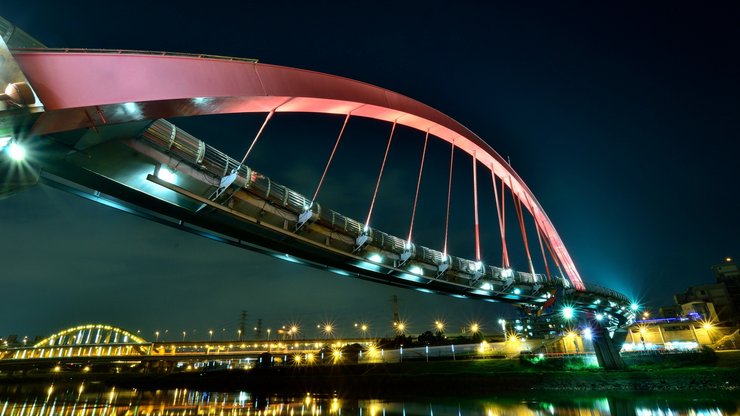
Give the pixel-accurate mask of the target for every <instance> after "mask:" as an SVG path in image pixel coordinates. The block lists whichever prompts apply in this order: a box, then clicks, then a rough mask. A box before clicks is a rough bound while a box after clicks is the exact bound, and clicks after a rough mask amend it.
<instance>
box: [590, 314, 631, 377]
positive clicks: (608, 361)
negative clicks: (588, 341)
mask: <svg viewBox="0 0 740 416" xmlns="http://www.w3.org/2000/svg"><path fill="white" fill-rule="evenodd" d="M592 327H593V328H596V331H594V332H596V333H594V334H593V340H592V342H593V346H594V352H595V353H596V359H597V360H598V362H599V367H601V368H603V369H605V370H624V369H625V368H626V367H627V366H626V364H625V363H624V360H623V359H622V356H621V355H619V350H620V348H619V347H618V346H619V345H620V344H621V343H623V342H624V338H625V337H626V335H627V333H626V332H625V331H624V330H617V331H615V332H614V335H613V336H612V337H610V336H609V330H608V329H607V328H604V327H602V326H601V325H599V324H598V323H596V325H593V326H592ZM620 340H621V341H620Z"/></svg>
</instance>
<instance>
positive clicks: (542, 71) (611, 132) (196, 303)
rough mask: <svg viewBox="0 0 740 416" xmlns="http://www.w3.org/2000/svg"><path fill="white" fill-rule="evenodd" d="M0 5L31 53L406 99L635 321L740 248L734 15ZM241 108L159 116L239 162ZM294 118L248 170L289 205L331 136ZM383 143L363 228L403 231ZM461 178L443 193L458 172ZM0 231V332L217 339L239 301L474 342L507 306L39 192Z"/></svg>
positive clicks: (403, 154) (675, 10)
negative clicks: (137, 58)
mask: <svg viewBox="0 0 740 416" xmlns="http://www.w3.org/2000/svg"><path fill="white" fill-rule="evenodd" d="M0 14H1V15H2V16H3V17H5V18H6V19H8V20H10V21H11V22H13V23H14V24H16V25H18V26H19V27H21V28H22V29H23V30H25V31H26V32H28V33H29V34H31V35H32V36H34V37H36V38H38V39H39V40H40V41H42V42H44V43H45V44H47V45H48V46H50V47H80V48H108V49H143V50H165V51H176V52H193V53H208V54H216V55H227V56H239V57H255V58H259V59H260V61H261V62H265V63H270V64H277V65H287V66H295V67H299V68H305V69H310V70H317V71H322V72H327V73H332V74H337V75H341V76H346V77H349V78H353V79H357V80H361V81H365V82H369V83H372V84H375V85H379V86H381V87H384V88H389V89H391V90H395V91H398V92H400V93H403V94H405V95H408V96H410V97H412V98H415V99H418V100H420V101H422V102H424V103H426V104H429V105H431V106H432V107H435V108H437V109H439V110H440V111H443V112H445V113H446V114H448V115H450V116H451V117H453V118H455V119H456V120H458V121H460V122H461V123H462V124H464V125H465V126H466V127H468V128H469V129H471V130H472V131H474V132H475V133H476V134H478V135H479V136H481V137H482V138H483V139H484V140H486V141H487V142H488V143H489V144H491V146H492V147H493V148H494V149H496V150H497V151H498V152H499V153H500V154H501V155H502V156H504V157H508V158H510V160H511V163H512V166H513V167H514V169H515V170H516V171H517V172H518V173H519V175H520V176H521V177H522V178H523V179H524V180H525V181H526V183H527V184H528V185H529V187H530V188H531V189H532V190H533V191H534V193H535V195H536V196H537V198H538V200H539V202H540V203H541V204H542V206H543V207H544V209H545V210H546V211H547V213H548V215H549V217H550V218H551V219H552V221H553V223H554V224H555V226H556V227H557V229H558V232H559V233H560V235H561V237H562V239H563V241H564V242H565V244H566V245H567V247H568V249H569V251H570V253H571V255H572V257H573V258H574V260H575V263H576V265H577V266H578V268H579V271H580V272H581V275H582V276H584V279H585V280H586V281H588V282H593V283H597V284H601V285H604V286H607V287H612V288H614V289H616V290H619V291H622V292H623V293H625V294H627V295H629V296H634V297H635V298H637V299H642V300H645V301H647V302H649V303H650V304H651V305H652V306H654V307H656V308H657V307H659V306H661V305H664V304H670V303H671V302H672V299H671V298H672V295H673V294H675V293H679V292H682V291H684V290H685V289H686V288H687V287H688V286H691V285H697V284H701V283H703V282H711V281H712V274H711V271H710V270H709V268H710V266H711V265H713V264H717V263H720V262H722V261H723V260H724V258H725V257H733V258H734V257H736V256H740V252H739V250H738V248H739V247H740V244H739V243H738V234H739V232H740V215H738V214H739V213H740V193H739V192H738V178H739V177H740V173H739V171H738V166H739V165H740V164H739V163H738V158H739V157H740V124H739V123H738V115H740V102H738V99H737V97H740V79H738V76H737V74H738V73H740V57H739V56H738V54H737V45H736V43H737V39H740V27H738V25H737V23H736V22H737V21H738V19H739V18H740V5H738V4H737V3H731V2H726V3H718V4H714V5H712V7H699V6H698V5H693V6H691V5H677V4H675V3H668V2H666V3H664V4H660V3H653V4H649V5H645V4H639V3H634V4H631V3H627V4H619V5H604V4H589V3H584V4H582V5H579V6H573V7H567V6H564V5H562V4H560V5H558V4H552V3H548V2H542V3H540V4H530V5H527V6H525V5H513V4H509V3H504V2H501V3H498V2H493V3H490V4H487V5H484V6H481V5H475V4H462V5H454V4H451V3H450V4H448V3H445V2H425V3H423V6H422V4H421V3H419V4H415V3H414V2H411V3H405V4H403V5H398V6H395V7H393V8H392V9H385V8H383V7H381V6H377V7H373V8H370V7H368V8H364V9H361V10H354V9H352V8H350V7H347V6H346V5H344V4H340V3H337V4H332V3H330V2H315V3H311V4H304V3H296V4H295V5H292V6H291V5H290V3H289V2H288V3H286V4H281V5H280V6H278V5H270V4H258V5H250V6H249V7H246V6H245V8H244V9H226V8H220V7H190V6H187V5H178V7H177V8H170V7H167V6H164V5H160V4H151V2H149V3H143V2H142V3H137V2H136V1H134V2H127V3H126V4H125V5H123V4H121V5H106V7H105V8H100V7H90V5H89V4H87V3H82V2H80V3H79V4H75V2H71V3H69V2H65V3H63V4H59V3H57V2H51V1H38V2H10V3H9V4H7V5H4V7H3V10H0ZM262 117H263V116H261V115H256V116H255V115H251V116H249V115H247V116H223V117H203V118H193V119H182V120H172V121H173V122H175V123H176V124H178V125H179V126H181V127H183V128H185V129H186V130H188V131H190V132H191V133H193V134H195V135H196V136H197V137H199V138H201V139H203V140H205V141H206V142H208V143H209V144H212V145H214V146H216V147H218V148H221V149H223V150H225V151H227V152H229V153H230V154H231V156H233V157H240V156H241V155H242V153H243V152H244V147H245V144H246V143H248V142H249V140H250V139H251V137H253V134H254V132H255V131H256V128H257V127H258V125H259V123H260V122H261V118H262ZM315 119H317V120H314V121H312V120H309V119H308V117H305V116H300V115H299V116H295V117H290V116H285V117H282V118H280V119H279V120H277V119H276V122H275V126H274V127H273V125H270V128H269V129H268V130H267V131H266V136H265V137H264V139H263V140H262V141H261V142H260V144H259V146H257V148H256V149H255V154H254V156H253V158H252V159H250V164H252V166H254V167H255V168H256V169H258V170H260V171H263V172H264V173H265V174H267V175H268V176H270V177H273V178H274V179H276V180H279V181H280V182H282V183H285V184H286V185H289V186H291V187H294V188H295V189H297V190H299V191H301V192H304V193H308V192H310V191H311V190H312V189H313V187H314V186H315V183H316V178H317V174H318V173H320V169H322V168H323V165H322V163H323V162H322V160H324V158H325V157H326V153H327V152H328V149H329V146H330V144H331V143H330V142H331V141H332V140H333V137H332V135H335V134H336V130H337V128H338V127H337V122H338V120H336V119H334V118H331V117H315ZM352 123H353V124H351V125H350V127H349V128H350V131H348V134H350V133H351V135H352V137H354V138H355V141H351V140H347V142H346V145H344V144H343V145H344V147H341V148H340V153H338V155H337V165H336V170H334V171H332V172H330V175H329V178H328V179H327V184H326V189H325V191H322V198H323V199H322V201H326V203H327V204H328V205H329V206H331V207H332V208H335V209H337V210H338V211H340V212H343V213H347V215H350V216H353V217H355V218H361V217H362V216H363V215H364V214H363V213H364V212H365V210H366V206H367V203H368V201H369V196H368V195H367V192H366V187H367V185H366V184H364V183H363V184H361V185H358V184H360V182H359V180H360V178H359V175H355V174H354V173H355V172H373V171H374V170H375V169H377V165H378V161H379V157H382V146H383V143H384V142H383V141H384V140H385V139H386V138H387V131H388V130H387V128H386V126H382V125H377V124H376V125H373V124H370V123H366V122H364V121H356V122H355V121H354V120H353V122H352ZM304 126H310V127H311V128H312V129H313V130H310V129H309V128H308V127H306V128H305V130H304ZM308 131H312V132H318V133H312V134H315V135H316V136H315V137H314V136H304V135H305V134H308V133H305V132H308ZM324 133H326V134H324ZM401 134H402V135H404V136H403V137H404V141H403V142H402V143H399V144H397V145H396V146H397V147H394V148H393V149H392V152H391V159H390V160H389V169H390V171H389V174H388V176H387V178H384V182H383V187H382V188H381V199H382V201H383V202H381V204H384V205H383V206H381V208H383V209H384V210H385V212H388V213H391V214H390V215H386V217H385V218H379V219H378V221H379V222H380V223H381V224H382V225H383V226H384V227H386V228H387V229H389V230H390V231H392V232H395V233H397V234H399V235H401V236H403V235H404V232H403V230H405V228H404V227H407V216H408V206H409V203H408V200H407V197H408V189H409V186H411V187H413V186H414V185H415V182H414V181H415V177H413V179H411V180H409V179H408V176H409V172H413V170H414V169H416V168H415V167H413V166H416V165H415V164H416V163H418V157H419V156H418V153H417V152H418V150H419V145H420V143H421V139H420V138H419V137H418V135H417V136H414V134H413V133H410V132H402V133H401ZM399 142H401V141H399ZM357 143H362V145H361V146H360V145H358V144H357ZM434 146H436V147H434V148H430V151H431V152H432V156H431V157H432V159H431V160H432V161H433V162H432V163H431V164H430V165H429V166H431V167H436V169H432V168H429V169H430V171H429V172H430V173H429V175H430V176H429V179H428V180H429V182H425V184H426V185H425V188H424V190H425V191H426V194H425V195H427V196H426V198H427V199H426V200H424V204H423V205H422V206H424V207H426V208H427V211H429V212H428V213H425V214H421V215H426V216H427V217H424V216H423V217H422V218H421V220H420V221H421V222H420V224H425V225H426V224H429V226H428V227H421V226H420V227H419V228H420V230H419V231H418V233H419V238H420V239H422V241H425V244H429V245H430V246H431V245H434V244H438V241H439V231H438V230H437V229H436V228H434V227H432V226H431V224H434V221H435V219H437V218H438V217H439V214H438V213H436V212H434V208H435V207H436V206H437V205H439V197H438V196H439V195H438V194H437V193H435V192H439V189H438V188H439V187H438V186H436V185H435V184H436V183H439V181H440V180H439V179H437V177H436V176H435V175H437V176H440V175H441V176H440V177H444V175H446V169H447V168H446V167H445V166H444V164H443V163H444V158H445V155H446V153H444V152H445V151H448V150H445V148H444V147H443V146H441V145H439V144H436V145H434ZM378 149H380V150H378ZM379 152H380V153H379ZM378 155H380V156H378ZM277 157H279V159H277ZM435 158H436V159H435ZM276 160H279V161H280V163H279V164H278V163H276V162H275V161H276ZM409 161H410V162H409ZM434 161H436V162H439V163H436V162H434ZM403 165H409V166H412V165H413V166H412V167H410V168H409V167H404V166H403ZM464 166H466V168H465V169H464V172H463V170H461V172H462V173H460V174H456V175H458V176H459V178H460V180H464V179H465V175H469V172H467V171H469V170H470V169H469V165H467V164H466V165H464ZM353 169H354V170H353ZM405 169H406V170H405ZM317 172H318V173H317ZM456 172H457V171H456ZM332 173H333V174H334V175H333V176H332ZM425 174H426V173H425ZM373 175H374V174H373V173H367V175H366V178H365V180H366V181H367V177H372V176H373ZM456 177H457V176H456ZM442 180H444V179H442ZM355 181H358V182H355ZM371 181H372V180H369V182H371ZM371 185H372V184H371ZM348 189H349V190H351V191H350V192H348V191H347V190H348ZM444 191H445V192H446V189H445V190H444ZM457 192H458V194H456V195H458V196H459V197H458V198H457V201H458V202H456V203H455V206H453V212H456V213H463V214H458V215H459V218H460V219H459V221H458V222H455V225H456V226H458V225H459V227H457V228H456V229H455V234H454V235H453V236H451V238H452V240H453V241H452V244H453V246H454V247H455V248H456V249H457V250H458V252H460V255H467V254H468V253H469V250H470V244H469V239H470V235H469V234H468V231H466V230H469V213H470V212H471V211H470V204H471V202H470V201H469V199H470V198H469V193H466V192H465V190H464V189H462V188H461V189H458V190H457ZM391 201H396V202H391ZM485 203H486V204H488V205H487V207H489V208H490V207H491V206H492V205H491V204H490V201H489V202H485ZM483 212H484V214H483V216H482V220H481V221H482V223H483V222H488V223H489V224H491V223H492V220H491V218H492V216H491V214H490V210H489V211H483ZM493 215H494V216H495V213H494V214H493ZM466 216H467V217H466ZM0 218H2V221H0V224H2V229H3V236H5V238H3V239H2V240H0V260H2V262H3V270H5V271H6V272H5V273H3V274H2V276H0V285H2V287H3V290H2V293H3V298H2V301H0V316H4V317H5V318H4V319H0V336H5V335H7V334H9V333H18V334H27V335H31V336H33V335H37V334H38V335H44V334H50V333H52V332H54V331H56V330H59V329H63V328H65V327H67V326H73V325H75V324H78V323H84V322H89V321H92V322H106V323H111V324H113V325H118V326H121V327H123V328H126V329H129V330H133V331H136V330H137V329H141V330H142V331H143V333H144V334H145V335H146V334H149V335H146V336H148V337H149V338H151V337H152V335H151V334H152V333H153V331H154V330H157V329H159V330H161V331H163V330H164V329H169V330H170V332H178V333H179V332H181V331H182V330H188V331H192V330H193V329H197V331H199V332H200V331H208V329H221V328H227V330H228V331H230V332H234V331H235V330H236V326H237V325H238V317H239V313H240V311H241V310H242V309H246V310H247V311H248V312H249V320H248V323H247V327H253V326H254V324H255V320H256V319H257V318H262V319H263V320H264V327H265V328H268V327H269V328H273V329H275V328H278V327H279V326H281V325H286V324H288V323H289V322H294V321H301V322H300V324H301V327H302V328H306V331H308V328H315V326H316V324H317V323H319V322H324V321H326V320H333V321H334V322H336V324H337V325H338V326H339V328H343V329H341V330H342V331H345V332H347V334H346V335H351V332H352V331H353V330H354V329H353V328H352V324H353V323H354V322H359V321H368V322H371V324H372V325H373V327H374V328H375V327H377V331H378V332H377V334H378V335H382V334H385V333H389V332H390V321H391V318H392V311H391V302H390V298H391V296H392V295H394V294H395V295H397V296H398V297H399V298H400V306H401V313H402V316H406V317H408V319H409V320H410V330H411V331H412V332H422V331H423V330H426V329H431V328H432V325H433V322H434V320H436V319H444V320H445V321H447V322H448V323H449V325H450V328H457V329H459V328H460V327H462V326H463V325H465V324H466V323H468V322H471V321H473V320H475V321H479V322H481V324H482V325H483V328H484V330H486V331H491V332H494V331H498V330H500V329H499V328H498V327H497V325H496V320H497V319H498V318H499V317H503V316H505V317H511V318H513V317H514V316H515V315H516V312H515V311H514V310H513V308H511V307H510V306H506V305H499V304H488V303H484V302H475V301H465V300H460V299H453V298H449V297H444V296H432V295H426V294H423V293H419V292H414V291H410V290H403V289H397V288H392V287H386V286H382V285H378V284H373V283H368V282H364V281H360V280H356V279H348V278H344V277H341V276H337V275H332V274H328V273H325V272H321V271H317V270H313V269H308V268H304V267H301V266H297V265H294V264H290V263H286V262H279V261H277V260H275V259H272V258H269V257H266V256H261V255H257V254H254V253H250V252H247V251H243V250H238V249H236V248H233V247H229V246H226V245H223V244H218V243H215V242H213V241H209V240H206V239H203V238H199V237H196V236H193V235H189V234H186V233H182V232H179V231H177V230H174V229H170V228H167V227H164V226H161V225H159V224H154V223H151V222H147V221H145V220H143V219H140V218H137V217H134V216H131V215H128V214H125V213H122V212H118V211H115V210H112V209H111V208H108V207H104V206H102V205H96V204H93V203H91V202H89V201H85V200H82V199H79V198H77V197H74V196H71V195H68V194H65V193H62V192H60V191H57V190H55V189H50V188H46V187H36V188H34V189H31V190H28V191H24V192H22V193H19V194H18V195H15V196H13V197H11V198H8V199H4V200H0ZM386 228H383V227H381V229H386ZM424 228H427V229H424ZM397 230H400V231H397ZM486 230H487V233H492V234H495V232H497V230H495V229H493V228H488V229H486ZM8 236H12V237H8ZM466 250H467V251H466ZM483 250H484V256H487V257H486V260H487V261H488V262H489V263H491V264H495V263H496V261H498V260H497V257H498V256H499V254H497V253H498V252H497V248H496V244H495V240H493V239H492V237H490V236H488V237H484V241H483Z"/></svg>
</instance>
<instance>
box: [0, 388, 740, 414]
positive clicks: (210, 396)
mask: <svg viewBox="0 0 740 416" xmlns="http://www.w3.org/2000/svg"><path fill="white" fill-rule="evenodd" d="M569 396H572V395H571V394H568V393H564V394H561V395H559V396H556V397H555V398H550V399H539V400H535V399H532V398H525V399H522V398H519V399H517V398H482V399H476V398H464V399H459V400H458V399H450V398H447V399H441V398H433V399H422V398H418V399H404V400H399V399H391V400H367V399H349V398H339V397H329V396H317V395H310V394H308V395H305V396H293V397H290V396H259V395H254V394H251V393H248V392H231V393H220V392H201V391H193V390H181V389H176V390H157V391H137V390H135V389H134V390H131V389H128V390H127V389H115V388H112V389H111V388H105V387H103V386H101V385H89V386H86V385H84V384H80V385H76V386H45V387H43V388H41V387H38V386H23V385H11V386H0V416H57V415H58V416H98V415H99V416H113V415H121V416H124V415H125V416H134V415H141V416H148V415H152V416H155V415H157V416H159V415H161V416H165V415H166V416H180V415H182V416H185V415H214V416H216V415H217V416H227V415H230V416H299V415H300V416H323V415H337V416H341V415H347V416H350V415H352V416H396V415H398V416H414V415H419V416H435V415H436V416H443V415H452V416H499V415H521V416H524V415H542V416H551V415H578V416H580V415H592V416H595V415H630V416H648V415H650V416H652V415H660V416H663V415H666V416H667V415H671V416H679V415H696V416H699V415H702V416H713V415H740V413H738V408H739V407H740V397H737V398H736V397H734V396H733V398H731V399H719V400H718V399H700V400H691V399H690V398H679V399H676V398H675V397H674V398H668V399H667V398H665V397H660V396H640V397H637V398H627V399H625V398H606V397H600V398H599V397H588V398H583V397H581V398H578V397H574V398H568V397H569ZM696 396H697V397H701V396H702V395H701V394H700V393H697V394H696Z"/></svg>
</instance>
